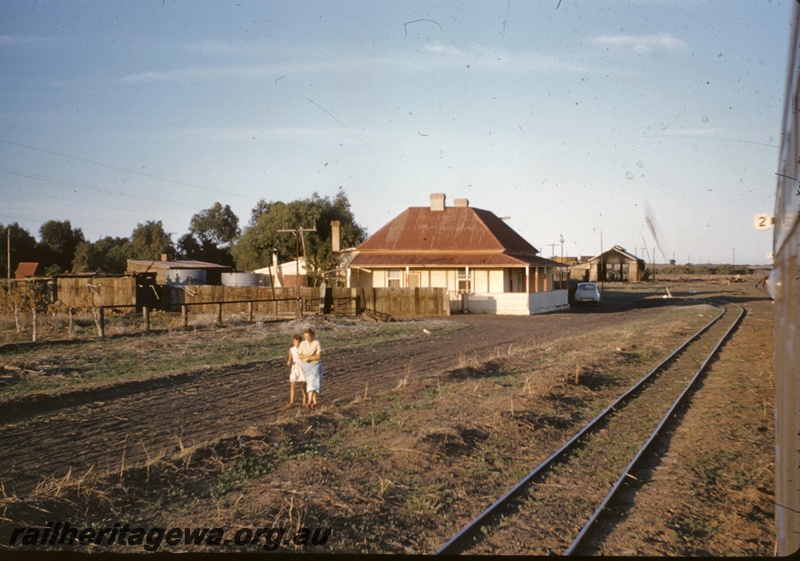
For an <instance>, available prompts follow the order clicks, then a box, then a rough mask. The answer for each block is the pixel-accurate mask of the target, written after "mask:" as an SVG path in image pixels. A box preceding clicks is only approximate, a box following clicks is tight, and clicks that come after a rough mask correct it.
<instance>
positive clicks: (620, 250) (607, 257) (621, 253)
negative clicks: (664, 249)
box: [589, 245, 644, 264]
mask: <svg viewBox="0 0 800 561" xmlns="http://www.w3.org/2000/svg"><path fill="white" fill-rule="evenodd" d="M600 260H602V261H603V262H604V263H614V264H618V263H629V262H631V261H642V262H644V259H639V258H638V257H636V256H635V255H631V254H630V253H628V250H626V249H625V248H624V247H622V246H619V245H615V246H614V247H612V248H611V249H609V250H608V251H604V252H603V253H601V254H600V255H595V256H594V257H592V258H591V259H589V261H600Z"/></svg>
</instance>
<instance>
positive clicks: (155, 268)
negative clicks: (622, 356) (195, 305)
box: [127, 256, 233, 286]
mask: <svg viewBox="0 0 800 561" xmlns="http://www.w3.org/2000/svg"><path fill="white" fill-rule="evenodd" d="M192 271H196V272H200V271H202V272H203V274H197V275H193V274H191V272H192ZM232 271H233V268H232V267H228V266H226V265H217V264H216V263H206V262H204V261H170V260H169V259H168V258H166V256H162V258H161V260H155V259H128V271H127V272H128V274H136V273H155V274H156V284H160V285H169V286H172V285H180V284H187V283H188V282H191V283H192V284H213V285H219V284H222V273H230V272H232ZM202 276H205V282H199V281H195V282H192V279H200V278H202Z"/></svg>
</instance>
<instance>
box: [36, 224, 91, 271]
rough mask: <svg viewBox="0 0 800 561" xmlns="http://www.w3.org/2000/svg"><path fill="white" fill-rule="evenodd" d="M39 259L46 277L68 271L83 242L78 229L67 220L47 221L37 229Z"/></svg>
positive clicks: (81, 234)
mask: <svg viewBox="0 0 800 561" xmlns="http://www.w3.org/2000/svg"><path fill="white" fill-rule="evenodd" d="M39 239H40V242H39V259H40V262H41V265H42V267H43V268H44V269H45V272H46V274H48V275H57V274H59V273H64V272H67V271H69V269H70V267H71V266H72V260H73V259H75V250H76V249H77V247H78V244H79V243H81V242H82V241H84V239H83V232H82V231H81V229H80V228H74V229H73V228H72V224H71V223H70V221H69V220H64V221H63V222H60V221H58V220H48V221H47V222H45V223H44V224H42V226H41V228H39Z"/></svg>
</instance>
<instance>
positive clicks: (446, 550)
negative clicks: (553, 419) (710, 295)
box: [435, 307, 727, 555]
mask: <svg viewBox="0 0 800 561" xmlns="http://www.w3.org/2000/svg"><path fill="white" fill-rule="evenodd" d="M726 312H727V309H726V308H725V307H722V311H721V312H720V313H719V314H718V315H717V316H716V317H715V318H714V319H712V320H711V321H709V322H708V323H707V324H706V325H705V326H703V327H702V328H701V329H699V330H698V331H697V332H696V333H695V334H694V335H692V336H691V337H689V338H688V339H686V341H684V342H683V343H682V344H681V345H680V346H679V347H678V348H677V349H676V350H674V351H673V352H672V353H671V354H670V355H669V356H668V357H666V358H665V359H664V360H662V361H661V362H659V363H658V365H657V366H656V367H655V368H653V369H652V370H651V371H650V372H648V373H647V374H646V375H645V376H644V377H643V378H642V379H640V380H639V381H638V382H637V383H636V384H635V385H633V386H632V387H631V388H629V389H628V390H627V391H626V392H625V393H624V394H622V395H621V396H620V397H618V398H617V399H616V400H615V401H614V402H613V403H612V404H611V405H609V406H608V407H606V408H605V409H604V410H603V411H602V412H601V413H600V414H599V415H597V416H596V417H595V418H594V419H592V420H591V421H589V423H588V424H586V425H585V426H584V427H583V428H582V429H581V430H580V431H578V432H577V433H576V434H575V435H574V436H573V437H572V438H570V439H569V440H568V441H567V442H566V443H564V444H563V445H562V446H561V447H560V448H559V449H558V450H556V451H555V452H553V453H552V454H551V455H550V456H549V457H548V458H547V459H546V460H544V461H543V462H542V463H540V464H539V465H538V466H537V467H536V468H534V469H533V471H531V472H530V473H528V475H526V476H525V477H524V478H523V479H521V480H520V481H519V482H517V484H516V485H514V487H512V488H511V489H510V490H509V491H507V492H506V493H505V494H504V495H503V496H501V497H500V498H499V499H497V500H496V501H495V502H494V503H492V505H491V506H489V508H487V509H486V510H484V511H483V512H482V513H480V514H479V515H478V516H477V517H476V518H474V519H473V520H472V521H471V522H469V523H468V524H467V525H466V526H464V527H463V528H462V529H461V530H460V531H459V532H458V533H457V534H456V535H455V536H453V537H452V538H450V539H449V540H448V541H447V543H445V544H444V545H443V546H441V547H440V548H439V549H438V550H436V552H435V554H436V555H440V554H453V553H455V552H456V550H457V549H458V547H459V546H460V545H461V544H462V542H464V541H465V540H466V539H467V538H468V537H470V536H472V535H474V534H476V533H477V532H478V531H479V530H480V528H481V526H482V523H483V521H484V520H486V519H487V518H489V517H490V516H492V515H493V514H494V512H495V511H497V510H499V509H500V508H501V507H502V506H503V505H504V504H505V503H507V502H508V501H509V500H510V499H512V498H513V497H514V496H516V495H517V494H519V493H520V491H522V490H523V489H524V488H525V487H526V486H527V485H528V483H530V481H531V480H533V479H534V478H535V477H537V476H538V475H539V474H541V473H543V472H545V471H546V470H547V469H549V468H550V467H551V466H552V465H553V464H554V463H555V462H556V461H557V460H558V459H560V458H561V457H562V456H564V455H565V454H566V453H567V452H568V451H569V450H571V449H572V448H573V447H575V445H576V444H577V443H578V441H580V439H581V438H582V437H583V436H584V435H586V434H587V433H588V432H589V431H591V430H592V429H594V428H596V427H597V426H598V425H599V424H600V422H601V421H603V420H604V419H605V418H606V417H608V416H609V415H610V414H611V412H613V411H614V410H615V409H617V408H618V407H619V406H620V405H623V404H624V403H626V402H627V401H628V400H629V399H631V398H632V397H633V396H634V395H635V394H636V392H637V391H638V390H639V389H640V388H641V387H642V386H643V385H644V384H646V383H647V382H649V381H650V380H651V379H654V377H655V375H656V373H658V372H659V371H660V370H661V369H662V368H663V367H664V366H665V365H666V364H667V363H669V362H671V361H672V360H673V359H674V358H675V357H676V356H677V355H678V354H679V353H681V352H682V351H683V350H684V349H685V348H686V347H687V346H688V345H689V344H690V343H692V342H694V341H695V340H696V339H698V338H699V337H700V336H701V335H702V334H703V333H705V332H706V331H707V330H708V329H710V328H711V326H712V325H714V324H715V323H716V322H717V321H719V319H720V318H722V316H724V315H725V313H726Z"/></svg>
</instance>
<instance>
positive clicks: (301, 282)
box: [253, 257, 308, 288]
mask: <svg viewBox="0 0 800 561" xmlns="http://www.w3.org/2000/svg"><path fill="white" fill-rule="evenodd" d="M253 272H254V273H256V274H259V275H264V276H266V277H267V278H269V279H270V280H269V282H271V283H272V286H274V287H275V288H294V287H295V286H308V272H307V271H306V259H305V257H300V258H299V259H297V260H295V259H292V260H291V261H287V262H285V263H281V264H280V265H272V266H271V267H263V268H261V269H256V270H255V271H253Z"/></svg>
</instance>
